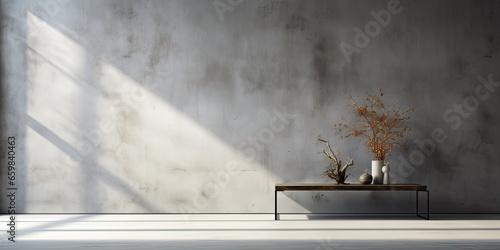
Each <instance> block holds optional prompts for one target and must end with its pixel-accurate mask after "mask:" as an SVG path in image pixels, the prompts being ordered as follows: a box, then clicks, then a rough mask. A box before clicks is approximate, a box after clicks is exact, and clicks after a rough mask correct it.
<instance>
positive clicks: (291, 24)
mask: <svg viewBox="0 0 500 250" xmlns="http://www.w3.org/2000/svg"><path fill="white" fill-rule="evenodd" d="M306 26H307V20H306V18H305V17H303V16H297V15H293V16H292V17H291V18H290V20H289V21H288V22H287V24H286V25H285V28H286V29H287V30H300V31H304V30H305V29H306Z"/></svg>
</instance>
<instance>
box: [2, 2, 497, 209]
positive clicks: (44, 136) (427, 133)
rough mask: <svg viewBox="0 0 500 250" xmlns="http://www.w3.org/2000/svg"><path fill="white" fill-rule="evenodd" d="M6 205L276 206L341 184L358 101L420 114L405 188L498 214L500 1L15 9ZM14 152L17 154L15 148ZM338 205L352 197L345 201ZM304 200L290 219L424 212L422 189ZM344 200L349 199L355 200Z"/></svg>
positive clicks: (356, 171) (9, 45)
mask: <svg viewBox="0 0 500 250" xmlns="http://www.w3.org/2000/svg"><path fill="white" fill-rule="evenodd" d="M0 8H1V17H2V18H1V26H0V29H1V30H0V32H1V41H2V43H1V46H0V52H1V71H0V72H1V74H0V77H1V98H0V100H1V108H2V119H1V134H2V138H1V140H2V141H1V143H2V147H1V148H2V149H1V151H0V153H1V155H0V160H1V165H2V168H1V170H0V171H1V172H0V173H1V175H0V183H1V188H2V190H1V192H2V196H1V204H0V211H1V212H2V213H5V212H6V208H7V207H8V205H7V204H8V201H7V200H6V195H5V194H4V193H5V192H6V188H7V176H8V175H7V172H6V168H5V162H6V161H7V159H6V158H7V149H6V148H5V147H6V143H7V137H10V136H15V137H16V143H17V147H16V166H17V169H16V171H17V172H16V184H17V187H18V195H17V200H16V201H17V212H24V213H124V212H129V213H154V212H158V213H228V212H231V213H271V212H273V208H274V204H273V201H274V197H273V195H274V183H276V182H320V181H323V182H326V181H328V180H325V179H322V178H321V176H320V175H321V173H322V172H323V170H324V169H325V168H326V167H327V166H328V161H327V160H326V159H325V158H324V157H323V156H322V155H321V154H320V152H321V150H322V145H318V144H316V142H315V137H316V136H317V135H319V134H321V135H322V136H323V137H325V138H328V139H330V140H332V141H334V147H335V148H337V149H342V150H343V151H344V154H343V156H342V157H343V158H348V157H352V158H354V161H355V166H354V168H352V170H351V177H350V179H348V182H349V181H350V182H356V181H357V180H356V179H357V177H358V176H359V175H360V174H361V173H362V171H363V170H364V169H366V168H369V166H370V161H371V155H370V154H369V153H368V152H366V150H365V148H364V147H363V145H362V144H361V143H355V141H351V140H346V139H341V138H340V135H338V134H337V133H335V131H334V130H333V128H332V126H331V125H332V124H333V123H337V122H340V117H341V116H349V115H351V113H350V112H349V110H348V109H347V108H345V105H346V104H347V101H346V99H345V98H344V95H343V93H344V92H345V93H350V94H353V95H356V94H364V93H365V92H367V91H374V90H376V89H377V88H382V89H383V90H384V92H385V95H384V98H387V99H386V100H387V101H388V102H393V101H396V100H400V101H401V104H402V105H403V106H414V107H415V112H414V113H413V117H412V120H411V124H410V126H411V127H412V129H413V133H412V134H411V135H410V136H409V137H408V138H406V142H405V143H406V145H407V147H408V151H406V152H401V151H394V153H393V154H392V156H391V157H390V158H389V159H388V160H389V161H391V164H392V171H393V172H392V176H393V182H410V183H422V184H427V185H428V187H429V189H430V190H431V203H432V207H431V209H432V210H431V212H433V213H498V212H500V201H499V200H498V198H497V195H496V194H495V193H496V192H497V191H498V190H500V183H499V182H498V181H497V179H498V176H500V169H499V168H498V166H499V165H500V154H498V152H499V150H500V147H499V146H500V145H499V142H500V131H498V129H497V127H498V125H499V120H500V118H499V116H498V111H497V107H498V106H499V105H500V94H499V93H500V90H498V87H499V86H498V85H499V84H498V83H496V82H500V75H499V74H498V70H497V69H498V66H499V65H500V57H499V50H498V49H499V46H500V32H499V29H498V28H499V27H500V3H499V2H497V1H439V2H435V1H430V0H429V1H425V0H422V1H399V2H398V1H387V0H384V1H355V2H353V1H278V0H262V1H242V2H239V1H232V2H231V1H229V2H228V1H224V0H221V1H180V0H179V1H118V0H109V1H97V0H92V1H68V0H65V1H56V0H51V1H2V2H1V3H0ZM4 145H5V146H4ZM337 195H338V194H337ZM341 196H342V197H341V199H336V198H335V197H334V195H333V194H328V193H307V194H306V193H291V194H286V195H285V196H282V197H280V199H281V200H282V201H280V203H281V204H282V209H283V212H306V211H310V212H331V211H334V212H385V211H390V212H411V211H412V210H411V209H412V208H413V205H414V204H413V201H414V199H413V198H414V197H412V196H411V195H407V194H404V195H400V194H392V193H389V194H384V195H376V194H370V193H355V194H352V193H344V194H341ZM337 201H342V203H339V202H337Z"/></svg>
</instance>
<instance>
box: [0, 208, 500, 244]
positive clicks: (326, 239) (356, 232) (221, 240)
mask: <svg viewBox="0 0 500 250" xmlns="http://www.w3.org/2000/svg"><path fill="white" fill-rule="evenodd" d="M0 219H1V222H2V225H3V229H1V231H2V232H3V233H1V234H0V235H2V238H1V239H0V249H30V250H31V249H35V250H38V249H311V250H330V249H500V216H499V215H497V216H493V215H488V216H486V215H453V216H451V215H433V216H432V218H431V220H429V221H427V220H423V219H420V218H418V217H413V216H401V215H399V216H373V215H371V216H366V215H364V216H362V215H356V216H307V215H282V216H281V219H282V220H280V221H274V215H270V214H269V215H267V214H259V215H245V214H243V215H242V214H239V215H234V214H231V215H17V217H16V219H17V220H16V238H15V240H16V242H15V243H13V242H9V241H8V240H7V237H8V235H7V232H6V231H7V230H8V229H7V225H6V223H8V217H7V216H6V215H1V216H0ZM4 229H5V230H4Z"/></svg>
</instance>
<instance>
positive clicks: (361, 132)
mask: <svg viewBox="0 0 500 250" xmlns="http://www.w3.org/2000/svg"><path fill="white" fill-rule="evenodd" d="M378 94H379V95H380V96H383V95H384V94H383V92H382V90H381V89H378ZM347 98H348V99H349V100H350V105H349V106H350V107H352V108H353V109H354V111H355V112H356V115H357V118H356V120H354V121H350V120H347V119H345V118H344V117H342V120H343V121H344V122H345V123H340V124H335V127H336V128H339V129H344V132H345V133H346V137H349V136H350V135H352V136H354V137H358V136H359V137H363V138H365V139H366V146H367V148H368V149H369V150H370V152H371V153H373V155H374V157H375V160H384V159H385V157H386V156H388V155H389V153H390V151H391V150H392V149H393V148H394V147H395V146H398V147H399V148H402V149H403V148H404V147H403V145H401V144H400V142H399V140H400V139H401V138H403V137H404V135H405V134H406V133H409V132H410V131H411V129H410V128H409V127H408V126H406V125H404V123H405V122H406V121H408V120H409V117H408V116H407V115H408V114H409V113H411V112H413V111H414V108H413V107H411V108H409V109H403V108H400V107H398V105H399V102H396V103H394V104H393V105H392V106H390V107H389V108H386V107H385V105H384V104H383V102H382V100H381V99H380V97H379V96H377V95H375V94H370V93H366V100H367V101H368V103H365V104H363V105H358V103H356V101H355V100H354V98H353V97H352V96H350V95H349V96H347Z"/></svg>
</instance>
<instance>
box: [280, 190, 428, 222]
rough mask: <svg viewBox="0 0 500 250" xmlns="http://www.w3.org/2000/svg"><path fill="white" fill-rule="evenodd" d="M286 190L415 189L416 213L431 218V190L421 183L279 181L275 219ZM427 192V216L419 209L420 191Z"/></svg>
mask: <svg viewBox="0 0 500 250" xmlns="http://www.w3.org/2000/svg"><path fill="white" fill-rule="evenodd" d="M285 191H377V192H378V191H414V192H416V211H415V213H416V215H417V216H418V217H421V218H423V219H426V220H428V219H429V190H427V186H424V185H420V184H385V185H384V184H367V185H364V184H343V185H339V184H329V183H278V184H276V185H275V188H274V219H275V220H279V214H278V192H285ZM420 192H425V193H426V194H427V217H423V216H422V215H420V213H419V211H418V198H419V193H420Z"/></svg>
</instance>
